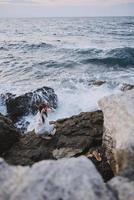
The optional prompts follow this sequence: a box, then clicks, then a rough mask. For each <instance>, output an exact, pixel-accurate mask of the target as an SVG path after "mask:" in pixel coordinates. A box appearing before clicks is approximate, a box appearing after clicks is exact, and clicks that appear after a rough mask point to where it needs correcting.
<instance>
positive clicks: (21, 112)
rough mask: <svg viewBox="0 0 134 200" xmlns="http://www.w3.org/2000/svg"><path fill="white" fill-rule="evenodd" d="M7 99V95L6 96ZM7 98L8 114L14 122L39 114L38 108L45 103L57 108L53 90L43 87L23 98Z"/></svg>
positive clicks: (26, 94)
mask: <svg viewBox="0 0 134 200" xmlns="http://www.w3.org/2000/svg"><path fill="white" fill-rule="evenodd" d="M5 96H6V97H7V95H5ZM8 97H9V98H6V107H7V113H8V116H9V117H10V119H12V120H13V121H14V122H16V121H18V119H19V118H21V117H23V116H27V115H29V114H35V113H36V112H37V106H38V105H39V104H40V103H43V102H44V101H47V102H49V104H50V105H51V106H52V107H53V108H56V107H57V95H56V94H55V93H54V90H53V89H52V88H48V87H42V88H40V89H37V90H35V91H33V92H28V93H25V94H24V95H21V96H13V95H11V94H10V95H8Z"/></svg>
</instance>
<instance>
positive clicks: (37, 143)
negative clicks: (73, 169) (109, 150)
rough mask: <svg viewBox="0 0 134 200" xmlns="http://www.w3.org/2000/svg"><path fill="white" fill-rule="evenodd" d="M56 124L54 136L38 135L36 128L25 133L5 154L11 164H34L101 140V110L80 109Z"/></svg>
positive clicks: (84, 149) (69, 154)
mask: <svg viewBox="0 0 134 200" xmlns="http://www.w3.org/2000/svg"><path fill="white" fill-rule="evenodd" d="M55 124H56V134H55V135H54V136H53V137H52V139H51V140H45V139H42V138H40V137H38V136H37V135H36V134H35V133H34V131H33V132H30V133H27V134H24V135H23V136H21V138H20V140H19V141H18V142H17V143H16V144H15V145H14V146H13V147H12V149H10V151H8V152H7V154H6V155H5V157H4V158H5V159H6V160H7V161H8V162H9V163H11V164H19V165H31V164H33V163H35V162H38V161H40V160H43V159H58V158H64V157H72V156H78V155H81V154H83V152H84V153H85V152H87V151H88V150H89V149H90V148H92V147H94V146H99V145H101V143H102V134H103V114H102V112H101V111H96V112H87V113H81V114H79V115H77V116H73V117H71V118H66V119H62V120H58V121H56V122H55Z"/></svg>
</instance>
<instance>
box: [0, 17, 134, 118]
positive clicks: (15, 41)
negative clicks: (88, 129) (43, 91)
mask: <svg viewBox="0 0 134 200" xmlns="http://www.w3.org/2000/svg"><path fill="white" fill-rule="evenodd" d="M96 79H99V80H106V81H107V84H105V85H103V86H101V87H95V86H94V87H93V86H92V87H91V86H90V84H89V82H90V81H91V80H96ZM123 82H127V83H132V84H134V17H109V18H39V19H1V20H0V92H1V93H5V92H7V91H8V92H9V91H10V92H13V93H17V94H21V93H24V92H25V91H30V90H33V89H36V88H38V87H41V86H50V87H52V88H54V89H55V92H56V93H57V94H58V97H59V109H58V110H57V113H56V115H55V117H54V118H61V117H64V116H70V115H73V114H76V113H79V112H81V111H87V110H93V109H96V108H97V101H98V100H99V99H100V98H101V97H103V96H105V95H109V94H111V93H116V92H119V85H120V84H122V83H123ZM1 110H2V109H1Z"/></svg>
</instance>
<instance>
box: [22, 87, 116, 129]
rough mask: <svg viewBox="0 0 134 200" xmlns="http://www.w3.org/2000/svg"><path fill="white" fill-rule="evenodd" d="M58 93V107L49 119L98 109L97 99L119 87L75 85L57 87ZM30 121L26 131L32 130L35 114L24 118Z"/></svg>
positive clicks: (53, 119) (114, 91)
mask: <svg viewBox="0 0 134 200" xmlns="http://www.w3.org/2000/svg"><path fill="white" fill-rule="evenodd" d="M56 92H57V95H58V100H59V103H58V108H57V109H56V110H55V112H53V113H51V114H50V116H49V120H50V121H55V120H57V119H62V118H66V117H70V116H73V115H77V114H79V113H81V112H89V111H94V110H97V109H99V107H98V101H99V100H100V99H101V98H102V97H104V96H108V95H110V94H113V93H119V92H120V91H119V88H118V87H116V88H114V89H112V88H109V87H108V85H107V84H104V85H102V86H99V87H97V86H92V87H91V86H90V87H85V86H84V85H77V89H75V90H72V89H63V88H62V89H59V90H57V91H56ZM26 120H28V121H29V122H30V125H29V126H28V131H31V130H33V128H34V124H35V116H29V117H27V118H26Z"/></svg>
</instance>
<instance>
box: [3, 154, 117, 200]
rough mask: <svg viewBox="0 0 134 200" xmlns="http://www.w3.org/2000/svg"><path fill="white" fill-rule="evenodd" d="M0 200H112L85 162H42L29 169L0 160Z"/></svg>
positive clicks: (77, 160) (96, 173) (94, 171)
mask: <svg viewBox="0 0 134 200" xmlns="http://www.w3.org/2000/svg"><path fill="white" fill-rule="evenodd" d="M0 184H1V187H0V199H2V200H16V199H19V200H24V199H27V200H37V199H40V200H44V199H46V200H89V199H92V200H98V199H102V200H115V198H114V196H113V195H112V193H111V191H110V190H108V188H107V187H106V185H105V184H104V182H103V180H102V178H101V176H100V175H99V173H98V172H97V170H96V169H95V167H94V166H93V164H92V163H91V161H89V160H88V159H87V158H85V157H79V158H71V159H61V160H58V161H42V162H39V163H37V164H35V165H33V166H32V167H31V168H29V167H12V166H8V165H7V164H6V163H5V162H4V161H3V160H2V159H1V160H0Z"/></svg>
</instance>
